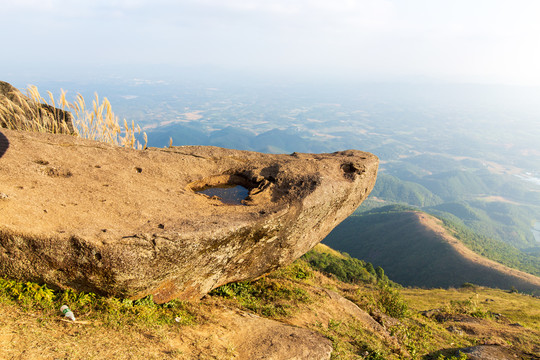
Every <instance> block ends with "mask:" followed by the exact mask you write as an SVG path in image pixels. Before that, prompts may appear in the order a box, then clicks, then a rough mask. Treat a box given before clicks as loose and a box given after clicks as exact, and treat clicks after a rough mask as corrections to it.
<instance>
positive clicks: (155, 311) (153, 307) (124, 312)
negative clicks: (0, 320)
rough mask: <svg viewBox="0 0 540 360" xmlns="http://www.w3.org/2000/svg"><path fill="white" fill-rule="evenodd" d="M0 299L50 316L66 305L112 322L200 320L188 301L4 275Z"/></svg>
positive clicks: (80, 315) (85, 317)
mask: <svg viewBox="0 0 540 360" xmlns="http://www.w3.org/2000/svg"><path fill="white" fill-rule="evenodd" d="M0 302H4V303H16V304H18V305H19V306H21V308H23V309H25V310H30V309H34V310H35V309H39V310H41V311H42V312H43V313H44V314H46V315H48V316H51V317H55V316H62V315H61V313H60V310H59V309H60V307H61V306H62V305H67V306H68V307H69V308H70V309H71V310H72V311H73V312H74V314H75V317H76V318H78V319H83V320H98V321H101V322H103V323H104V324H106V325H110V326H123V325H128V324H139V325H146V326H159V325H165V324H173V323H174V324H179V325H191V324H194V323H196V322H197V321H198V315H197V311H196V309H194V306H193V304H190V303H188V302H183V301H178V300H173V301H170V302H167V303H164V304H156V303H155V302H154V301H153V299H152V297H151V296H147V297H145V298H142V299H139V300H130V299H120V298H116V297H104V296H99V295H96V294H94V293H85V292H77V291H74V290H69V289H68V290H53V289H51V288H49V287H47V285H40V284H37V283H33V282H20V281H16V280H9V279H3V278H0Z"/></svg>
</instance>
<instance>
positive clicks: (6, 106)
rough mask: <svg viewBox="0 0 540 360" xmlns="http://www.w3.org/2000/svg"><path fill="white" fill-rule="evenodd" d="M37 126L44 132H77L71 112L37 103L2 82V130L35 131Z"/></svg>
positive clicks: (0, 102) (0, 126) (0, 108)
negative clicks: (7, 128)
mask: <svg viewBox="0 0 540 360" xmlns="http://www.w3.org/2000/svg"><path fill="white" fill-rule="evenodd" d="M35 124H40V127H41V130H44V131H49V132H54V133H59V134H73V133H74V132H75V130H74V128H73V117H72V115H71V113H70V112H69V111H65V110H62V109H58V108H55V107H54V106H51V105H47V104H42V103H39V102H35V101H33V100H32V99H30V98H29V97H28V96H25V95H23V94H22V93H21V92H20V91H19V90H17V88H15V87H14V86H12V85H11V84H9V83H7V82H4V81H0V128H6V127H9V128H16V129H20V130H25V129H35V128H36V125H35ZM0 146H1V145H0ZM0 150H1V149H0Z"/></svg>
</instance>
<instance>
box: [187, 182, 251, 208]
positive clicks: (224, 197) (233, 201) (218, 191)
mask: <svg viewBox="0 0 540 360" xmlns="http://www.w3.org/2000/svg"><path fill="white" fill-rule="evenodd" d="M256 187H257V184H255V183H253V182H251V181H249V180H247V179H246V178H245V177H243V176H240V175H217V176H212V177H208V178H205V179H202V180H199V181H195V182H193V183H191V184H189V185H188V186H187V188H188V189H189V190H191V191H194V192H195V193H198V194H202V195H205V196H206V197H208V198H209V199H216V200H220V201H221V202H222V203H224V204H227V205H245V202H244V200H246V198H248V196H249V192H250V190H252V189H254V188H256Z"/></svg>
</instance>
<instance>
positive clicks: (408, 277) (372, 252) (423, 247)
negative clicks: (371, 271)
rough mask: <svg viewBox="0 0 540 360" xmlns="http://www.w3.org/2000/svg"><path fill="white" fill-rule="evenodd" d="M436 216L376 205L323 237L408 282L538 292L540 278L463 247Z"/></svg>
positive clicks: (395, 279) (392, 275)
mask: <svg viewBox="0 0 540 360" xmlns="http://www.w3.org/2000/svg"><path fill="white" fill-rule="evenodd" d="M419 214H422V216H419ZM427 219H431V220H430V221H427ZM432 219H433V218H432V217H430V216H428V215H427V214H423V213H418V212H415V211H411V210H406V209H405V210H399V211H396V212H387V213H385V212H378V211H375V212H372V213H368V214H366V215H363V216H352V217H350V218H348V219H346V220H345V221H344V222H343V223H342V224H340V225H339V226H338V227H337V228H336V229H334V231H333V232H332V233H331V234H330V235H329V236H328V237H327V238H326V239H325V240H324V242H325V243H326V244H327V245H329V246H331V247H333V248H336V249H339V250H341V251H346V252H348V253H349V254H351V256H354V257H357V258H359V259H364V260H365V261H370V262H372V263H373V264H374V265H379V266H382V267H383V268H384V270H385V271H386V274H387V275H388V277H389V278H390V279H392V280H393V281H396V282H398V283H400V284H402V285H406V286H421V287H452V286H460V285H461V284H463V283H465V282H471V283H475V284H479V285H485V286H490V287H498V288H502V289H510V288H511V287H512V286H513V287H515V288H517V289H519V290H521V291H529V292H540V279H538V278H535V277H531V278H529V279H525V278H526V277H527V276H525V277H524V276H519V277H516V276H514V275H515V272H514V270H511V269H508V268H505V267H502V266H500V265H498V264H495V263H493V262H490V261H487V260H486V259H484V258H482V257H480V256H477V255H475V254H474V253H472V252H467V251H464V248H463V247H462V246H461V247H460V246H459V244H461V243H460V242H459V241H458V240H456V239H455V238H453V237H452V236H450V235H448V234H447V233H446V231H444V230H441V229H436V228H434V226H433V224H434V220H432ZM512 273H514V274H512Z"/></svg>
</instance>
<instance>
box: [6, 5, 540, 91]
mask: <svg viewBox="0 0 540 360" xmlns="http://www.w3.org/2000/svg"><path fill="white" fill-rule="evenodd" d="M0 9H2V10H1V11H2V15H3V16H2V18H3V21H2V22H1V23H0V32H1V33H2V34H3V38H4V39H3V40H4V41H3V48H4V51H3V55H2V56H1V57H0V67H1V69H2V72H3V73H4V74H6V75H5V76H8V77H16V76H18V75H20V74H35V75H36V76H46V75H47V74H48V75H50V76H59V74H64V76H72V77H76V76H84V74H90V73H93V72H95V71H103V72H110V73H111V74H108V75H112V73H113V72H114V71H115V70H114V69H119V68H120V69H129V68H137V69H138V70H137V71H139V72H142V74H141V76H152V74H153V72H155V71H157V70H159V69H164V68H169V67H170V68H186V67H187V68H193V67H196V68H198V69H204V68H205V67H209V68H218V69H222V70H224V71H245V72H249V73H254V74H265V75H282V76H299V77H308V78H309V77H312V78H317V77H324V78H332V77H336V78H346V79H358V80H381V81H388V80H407V79H424V80H428V81H455V82H473V83H504V84H525V85H540V21H538V19H537V18H538V16H539V15H540V1H537V0H467V1H464V0H452V1H449V0H444V1H443V0H356V1H355V0H331V1H329V0H324V1H323V0H274V1H268V0H266V1H265V0H226V1H225V0H223V1H218V0H198V1H195V0H180V1H171V0H134V1H127V0H106V1H103V0H92V1H78V0H17V1H13V0H0ZM68 74H69V75H68Z"/></svg>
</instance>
